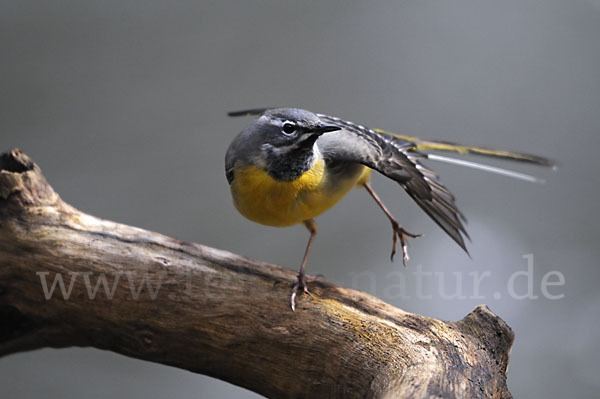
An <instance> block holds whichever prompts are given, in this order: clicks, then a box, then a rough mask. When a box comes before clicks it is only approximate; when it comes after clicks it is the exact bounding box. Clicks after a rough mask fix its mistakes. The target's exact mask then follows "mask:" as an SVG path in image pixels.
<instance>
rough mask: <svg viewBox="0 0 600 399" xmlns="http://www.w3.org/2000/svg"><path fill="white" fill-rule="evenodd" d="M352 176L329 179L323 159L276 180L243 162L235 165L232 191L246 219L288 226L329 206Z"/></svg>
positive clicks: (349, 187)
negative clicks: (290, 177)
mask: <svg viewBox="0 0 600 399" xmlns="http://www.w3.org/2000/svg"><path fill="white" fill-rule="evenodd" d="M355 180H356V179H343V181H342V180H340V179H336V180H335V181H332V179H331V176H329V175H328V173H327V170H326V166H325V162H324V161H323V160H318V161H317V162H315V164H314V165H313V167H312V168H311V169H309V170H308V171H306V172H304V173H303V174H302V175H301V176H300V177H298V178H297V179H294V180H292V181H279V180H276V179H274V178H273V177H271V176H270V175H269V174H268V173H267V172H266V171H264V170H261V169H259V168H257V167H255V166H246V167H241V168H237V169H236V171H235V178H234V180H233V181H232V184H231V193H232V196H233V202H234V204H235V206H236V208H237V209H238V210H239V211H240V213H241V214H242V215H244V216H245V217H247V218H248V219H250V220H252V221H255V222H257V223H261V224H266V225H270V226H291V225H294V224H297V223H301V222H303V221H304V220H308V219H311V218H314V217H316V216H318V215H319V214H321V213H323V212H324V211H326V210H327V209H329V208H330V207H332V206H333V205H334V204H335V203H336V202H338V201H339V200H340V199H341V197H343V196H344V195H345V194H346V193H347V192H348V191H349V190H350V189H351V188H352V186H354V184H356V181H355Z"/></svg>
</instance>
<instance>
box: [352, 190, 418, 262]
mask: <svg viewBox="0 0 600 399" xmlns="http://www.w3.org/2000/svg"><path fill="white" fill-rule="evenodd" d="M363 186H364V187H365V189H366V190H367V192H368V193H369V194H370V195H371V197H373V199H374V200H375V202H377V205H379V207H380V208H381V210H382V211H383V213H385V215H386V216H387V217H388V219H389V220H390V222H391V223H392V229H393V230H394V233H393V234H394V241H393V244H392V256H391V259H392V261H394V255H396V245H397V244H398V237H399V238H400V245H401V246H402V263H403V264H404V266H406V262H407V261H408V250H407V248H406V237H411V238H417V237H421V235H422V234H413V233H409V232H408V231H406V230H404V229H403V228H402V226H401V225H400V223H398V221H397V220H396V219H394V216H392V214H391V213H390V211H389V210H388V209H387V207H386V206H385V205H384V204H383V202H382V201H381V198H379V196H378V195H377V193H376V192H375V191H373V188H372V187H371V185H370V184H369V183H368V182H365V183H364V184H363Z"/></svg>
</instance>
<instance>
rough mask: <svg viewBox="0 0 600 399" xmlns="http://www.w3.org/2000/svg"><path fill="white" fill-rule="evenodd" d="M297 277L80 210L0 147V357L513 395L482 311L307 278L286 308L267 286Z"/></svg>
mask: <svg viewBox="0 0 600 399" xmlns="http://www.w3.org/2000/svg"><path fill="white" fill-rule="evenodd" d="M102 276H104V277H105V278H106V281H105V282H106V285H105V286H104V285H102V284H103V281H102ZM59 277H61V278H62V280H63V284H64V290H65V293H68V290H69V288H70V287H71V283H72V288H71V292H70V295H66V296H68V299H65V298H63V294H62V292H61V286H60V284H58V280H57V279H58V278H59ZM294 278H295V273H294V272H293V271H290V270H287V269H283V268H280V267H278V266H274V265H269V264H265V263H261V262H256V261H252V260H249V259H246V258H243V257H240V256H238V255H235V254H232V253H229V252H226V251H221V250H217V249H213V248H209V247H206V246H203V245H199V244H192V243H188V242H183V241H179V240H176V239H173V238H169V237H166V236H163V235H160V234H158V233H153V232H150V231H146V230H142V229H138V228H135V227H130V226H126V225H123V224H118V223H115V222H110V221H106V220H102V219H99V218H96V217H93V216H90V215H87V214H85V213H83V212H80V211H78V210H77V209H75V208H73V207H71V206H70V205H68V204H66V203H65V202H63V201H62V200H61V199H60V197H59V196H58V195H57V194H56V193H55V192H54V190H53V189H52V188H51V187H50V186H49V185H48V183H47V182H46V179H45V178H44V176H43V175H42V173H41V171H40V169H39V168H38V166H37V165H36V164H35V163H33V161H32V160H31V159H29V157H27V155H25V154H24V153H23V152H21V151H19V150H13V151H11V152H8V153H4V154H2V155H1V156H0V318H1V320H2V323H1V327H0V355H6V354H10V353H15V352H19V351H25V350H31V349H36V348H42V347H56V348H58V347H68V346H93V347H96V348H100V349H106V350H111V351H114V352H117V353H120V354H123V355H125V356H131V357H134V358H139V359H145V360H149V361H153V362H157V363H162V364H168V365H171V366H175V367H180V368H183V369H187V370H190V371H193V372H197V373H202V374H207V375H210V376H213V377H217V378H220V379H223V380H225V381H229V382H231V383H233V384H236V385H240V386H243V387H246V388H248V389H250V390H253V391H255V392H257V393H260V394H262V395H265V396H267V397H277V398H298V397H312V398H317V397H340V398H342V397H343V398H430V397H435V398H458V397H464V398H510V397H511V395H510V393H509V391H508V389H507V387H506V368H507V364H508V357H509V352H510V348H511V345H512V342H513V333H512V331H511V329H510V328H509V327H508V325H506V324H505V323H504V322H503V321H502V320H501V319H500V318H499V317H497V316H496V315H494V314H493V313H492V312H491V311H490V310H489V309H488V308H487V307H486V306H479V307H477V308H476V309H475V310H473V311H472V312H471V313H470V314H469V315H467V316H466V317H465V318H464V319H463V320H460V321H458V322H445V321H440V320H435V319H431V318H427V317H423V316H419V315H415V314H411V313H407V312H404V311H402V310H400V309H396V308H394V307H392V306H390V305H388V304H386V303H384V302H382V301H380V300H378V299H377V298H374V297H372V296H370V295H367V294H365V293H361V292H358V291H354V290H350V289H345V288H341V287H337V286H335V285H333V284H329V283H327V282H320V281H316V282H314V283H312V285H311V290H312V293H313V296H312V297H307V296H302V297H301V298H299V300H298V304H297V311H296V312H292V311H291V310H290V309H289V305H288V303H289V301H288V299H289V291H290V287H289V286H287V285H286V284H276V283H277V282H278V281H286V282H290V283H291V282H292V281H294ZM44 282H45V283H46V286H45V288H44V284H43V283H44ZM53 282H54V283H56V285H55V286H54V291H53V292H52V295H51V297H50V298H49V299H46V296H49V291H50V290H51V289H52V284H53ZM97 284H99V285H98V286H97ZM142 284H143V285H142ZM140 286H141V287H142V288H141V291H139V292H138V291H137V290H139V289H140V288H139V287H140ZM96 287H98V291H97V292H96V294H95V297H94V296H93V295H91V294H93V293H94V292H93V290H94V288H96ZM113 288H114V292H113V295H112V298H110V297H111V295H110V291H111V290H112V289H113ZM150 288H152V289H153V290H151V289H150ZM45 291H46V292H45ZM137 294H139V295H137ZM92 297H93V298H92Z"/></svg>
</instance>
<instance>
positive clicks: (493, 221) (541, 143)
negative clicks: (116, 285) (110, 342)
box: [0, 0, 600, 398]
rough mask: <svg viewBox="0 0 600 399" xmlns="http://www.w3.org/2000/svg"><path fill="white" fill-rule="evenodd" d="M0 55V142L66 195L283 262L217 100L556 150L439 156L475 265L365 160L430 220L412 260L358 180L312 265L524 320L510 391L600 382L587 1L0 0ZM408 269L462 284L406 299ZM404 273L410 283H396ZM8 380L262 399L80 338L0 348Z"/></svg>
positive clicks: (598, 39) (24, 384) (412, 212)
mask: <svg viewBox="0 0 600 399" xmlns="http://www.w3.org/2000/svg"><path fill="white" fill-rule="evenodd" d="M0 54H1V62H0V92H1V95H0V149H1V150H7V149H9V148H11V147H15V146H18V147H20V148H21V149H23V150H24V151H26V152H27V153H28V154H29V155H30V156H32V157H33V159H34V160H35V161H36V162H37V163H38V164H39V165H40V166H41V167H42V169H43V170H44V172H45V174H46V176H47V177H48V179H49V181H50V183H51V184H52V185H53V186H54V188H55V189H56V191H57V192H58V193H60V195H61V196H62V197H63V199H65V200H66V201H68V202H69V203H71V204H73V205H74V206H76V207H78V208H80V209H82V210H84V211H86V212H89V213H91V214H94V215H97V216H100V217H103V218H107V219H112V220H116V221H120V222H123V223H128V224H132V225H136V226H140V227H143V228H147V229H151V230H155V231H159V232H161V233H164V234H168V235H172V236H175V237H177V238H180V239H185V240H190V241H195V242H200V243H204V244H207V245H211V246H215V247H218V248H224V249H228V250H231V251H234V252H238V253H241V254H245V255H247V256H250V257H252V258H256V259H261V260H265V261H269V262H274V263H278V264H281V265H286V266H288V267H291V268H294V269H295V268H296V267H297V264H298V262H299V261H300V257H301V254H302V251H303V249H304V245H305V242H306V239H307V234H306V232H305V230H304V229H303V228H302V227H293V228H289V229H285V230H280V229H275V228H270V227H264V226H260V225H257V224H254V223H252V222H249V221H247V220H245V219H244V218H243V217H242V216H241V215H239V214H238V213H237V212H236V211H235V209H234V208H233V206H232V205H231V200H230V197H229V191H228V187H227V182H226V180H225V175H224V170H223V156H224V152H225V149H226V147H227V145H228V143H229V141H230V140H231V139H232V138H233V136H234V135H235V134H236V133H237V132H238V131H240V130H241V129H242V128H243V127H244V126H245V125H246V124H247V123H248V122H249V119H230V118H227V117H226V116H225V112H226V111H228V110H235V109H239V108H246V107H260V106H265V105H267V106H268V105H283V106H298V107H303V108H308V109H311V110H314V111H317V112H323V113H329V114H333V115H337V116H340V117H343V118H346V119H350V120H353V121H356V122H358V123H362V124H365V125H367V126H372V127H379V128H383V129H388V130H394V131H398V132H402V133H405V134H411V135H417V136H420V137H425V138H441V139H446V140H454V141H459V142H465V143H474V144H487V145H494V146H501V147H508V148H513V149H521V150H526V151H531V152H536V153H539V154H542V155H547V156H551V157H553V158H556V159H558V160H560V162H561V164H562V167H561V168H560V169H559V170H558V171H557V172H555V173H553V172H551V171H549V170H545V169H541V168H535V167H520V166H519V165H516V167H517V168H518V169H519V170H521V171H525V172H533V173H535V174H537V175H538V176H541V177H544V178H546V179H547V180H548V182H547V184H545V185H535V184H528V183H524V182H520V181H513V180H510V179H507V178H504V177H500V176H494V175H489V174H485V173H481V172H476V171H472V170H465V169H461V168H459V167H455V166H447V165H444V164H431V166H432V167H434V169H436V170H437V171H439V172H441V175H442V179H443V181H444V182H445V184H446V185H447V186H449V187H450V188H451V189H453V191H454V192H455V193H456V194H457V196H458V201H459V202H458V203H459V205H460V206H461V209H462V210H463V211H464V212H465V214H466V215H467V217H468V218H469V225H468V228H469V232H470V233H471V235H472V237H473V242H472V243H471V244H470V250H471V254H472V257H473V259H472V260H469V258H468V257H467V256H466V255H464V254H463V253H462V252H461V250H460V249H459V248H458V247H457V246H456V245H455V244H454V243H453V242H452V241H451V240H450V239H449V238H447V237H445V235H444V233H443V232H441V230H439V229H438V228H437V227H436V226H435V225H434V224H433V223H432V222H431V221H430V220H429V219H428V218H427V217H426V216H424V214H423V213H422V212H421V211H420V210H419V209H418V208H417V207H416V206H415V205H414V204H412V203H410V201H409V200H408V196H407V195H406V194H404V193H402V192H401V190H400V188H399V187H398V186H397V185H396V184H394V183H392V182H390V181H386V180H385V179H383V178H380V177H379V176H376V177H375V178H374V182H373V185H374V187H375V189H376V190H378V191H379V192H380V194H381V196H382V197H383V199H384V200H385V202H387V204H388V205H389V207H390V208H391V210H392V211H393V212H394V213H395V214H396V215H397V216H398V217H399V219H400V220H401V221H402V222H403V223H404V224H405V226H406V227H407V228H408V229H409V230H410V231H415V232H424V233H426V237H425V238H421V239H419V240H416V241H413V242H411V248H410V250H411V255H412V260H411V263H410V264H409V267H408V269H403V268H402V266H401V263H400V262H399V261H397V262H396V263H393V264H392V263H390V262H389V259H388V255H389V250H390V244H391V242H390V241H391V237H390V227H389V224H388V222H387V220H386V219H385V218H384V216H383V215H382V214H381V213H380V211H379V210H378V209H377V207H376V206H375V204H374V203H372V201H371V200H370V198H368V196H367V194H366V193H364V192H361V191H355V192H352V193H351V194H350V195H349V196H348V197H347V198H345V199H344V200H343V201H342V202H341V203H340V204H339V205H338V206H337V207H336V208H334V209H332V210H331V211H329V212H328V213H327V214H325V215H323V216H322V217H320V218H319V224H320V227H321V229H320V235H319V237H318V240H317V242H316V246H315V248H314V252H313V254H312V258H311V261H310V264H309V270H310V272H311V273H314V274H316V273H323V274H324V275H325V276H326V277H327V278H328V279H329V280H331V281H334V282H338V283H340V284H344V285H346V286H354V287H355V288H359V289H362V290H366V291H370V292H372V293H373V294H375V295H377V296H379V297H381V298H383V299H384V300H386V301H388V302H390V303H392V304H394V305H396V306H399V307H402V308H403V309H406V310H408V311H411V312H417V313H421V314H425V315H428V316H433V317H438V318H443V319H448V320H457V319H460V318H462V317H464V316H465V315H466V314H467V313H468V312H469V311H470V310H471V309H472V308H473V307H474V306H476V305H477V304H479V303H487V304H488V305H489V306H490V307H491V308H492V310H494V311H495V312H496V313H497V314H499V315H500V316H501V317H502V318H504V320H506V321H507V322H508V323H509V324H510V325H511V326H512V328H513V329H514V331H515V333H516V342H515V345H514V348H513V351H512V358H511V363H510V369H509V380H508V381H509V387H510V388H511V390H512V392H513V393H514V394H515V396H517V397H520V398H565V397H583V398H591V397H598V395H599V392H600V380H599V379H598V374H599V372H600V370H599V367H598V363H597V358H598V355H599V354H600V346H599V345H600V344H599V342H600V340H599V338H600V337H599V333H598V328H600V325H599V323H598V318H599V317H598V308H599V307H600V293H599V291H598V288H597V283H598V281H599V277H600V271H599V268H598V267H597V261H596V259H598V257H599V255H600V253H599V252H600V249H599V246H598V242H597V241H598V236H599V235H598V229H597V224H598V221H599V220H598V219H599V217H598V210H597V201H598V177H597V171H598V167H599V162H598V156H597V154H598V148H599V144H600V143H599V139H598V137H599V132H600V2H599V1H597V0H596V1H568V2H567V1H547V2H542V1H522V0H518V1H493V2H491V1H490V2H487V1H452V2H450V1H422V2H417V1H403V2H400V1H393V2H387V3H383V2H382V3H379V2H349V1H344V2H342V1H339V2H324V1H310V2H303V3H302V4H299V3H296V4H292V3H291V2H289V3H282V2H281V3H280V2H269V1H257V2H229V1H218V2H217V1H215V2H199V1H195V2H184V1H178V2H168V3H167V2H164V3H160V2H155V1H123V0H119V1H102V2H91V1H88V2H82V1H61V2H36V1H33V2H22V1H2V3H1V6H0ZM503 166H509V167H513V166H514V165H505V164H503ZM529 253H531V254H533V256H534V274H533V277H534V278H533V282H534V293H535V294H536V295H538V296H540V297H539V298H538V299H535V300H533V299H525V300H518V299H515V298H510V297H509V295H508V294H507V281H508V280H509V278H510V275H511V274H513V273H514V272H517V271H519V270H525V269H526V261H525V259H523V258H522V256H523V255H525V254H529ZM419 268H421V270H422V271H424V272H444V273H445V274H444V275H443V276H444V281H446V283H447V284H446V290H447V292H452V290H453V284H455V281H456V279H455V275H452V274H451V273H452V272H461V273H462V278H463V280H462V281H463V282H464V287H463V292H464V293H465V294H466V296H467V298H466V299H459V298H454V299H445V298H444V297H443V296H442V295H440V293H439V292H438V283H437V280H435V279H433V278H429V279H427V280H426V281H427V283H426V284H425V286H424V287H423V290H424V292H425V293H426V294H431V298H430V299H426V298H419V297H418V295H416V291H415V287H416V284H417V282H416V276H414V272H415V271H416V270H418V269H419ZM554 270H556V271H560V272H561V273H563V275H564V277H565V284H564V286H562V287H551V289H550V292H551V293H553V294H561V293H562V294H564V298H562V299H558V300H550V299H547V298H544V297H543V296H541V292H540V282H541V280H542V278H543V276H544V274H545V273H547V272H549V271H554ZM364 271H367V273H363V275H362V276H360V277H358V278H353V277H352V276H353V274H352V273H360V272H364ZM475 271H478V272H480V273H483V272H484V271H490V272H491V273H492V277H491V278H489V279H486V280H484V282H483V283H482V285H481V290H480V294H481V296H483V297H484V298H483V299H481V298H475V299H474V298H471V297H472V296H473V289H472V287H471V286H470V283H469V281H470V280H468V279H467V278H468V273H471V272H475ZM399 275H402V276H404V278H405V280H406V286H407V287H406V289H405V291H404V294H405V296H408V298H401V297H399V295H398V292H399V291H398V289H394V288H397V287H394V286H393V284H394V282H396V283H397V280H398V279H399V278H400V277H399ZM516 281H518V283H517V284H516V290H517V292H519V293H523V292H525V291H526V289H527V286H526V282H525V279H524V278H519V279H517V280H516ZM496 293H500V295H501V297H500V299H498V298H497V297H495V296H494V294H496ZM282 308H283V307H282ZM0 396H2V397H3V398H4V397H6V398H34V397H41V396H44V397H48V398H54V397H56V398H59V397H60V398H82V397H85V398H104V397H122V398H162V397H182V398H197V397H201V398H214V397H223V398H227V397H229V398H254V397H256V395H255V394H253V393H251V392H248V391H245V390H243V389H240V388H237V387H234V386H231V385H228V384H226V383H223V382H220V381H218V380H214V379H211V378H208V377H204V376H200V375H195V374H192V373H189V372H187V371H182V370H178V369H175V368H170V367H166V366H161V365H156V364H151V363H147V362H142V361H138V360H133V359H129V358H125V357H122V356H118V355H115V354H113V353H109V352H103V351H99V350H94V349H65V350H40V351H35V352H31V353H23V354H18V355H13V356H8V357H5V358H2V359H0Z"/></svg>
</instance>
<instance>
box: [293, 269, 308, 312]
mask: <svg viewBox="0 0 600 399" xmlns="http://www.w3.org/2000/svg"><path fill="white" fill-rule="evenodd" d="M298 292H300V293H304V294H307V295H311V294H310V292H309V291H308V286H307V285H306V276H305V275H304V274H303V273H298V275H297V276H296V282H295V283H294V285H293V286H292V295H291V296H290V306H291V308H292V311H294V312H295V311H296V296H297V294H298Z"/></svg>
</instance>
